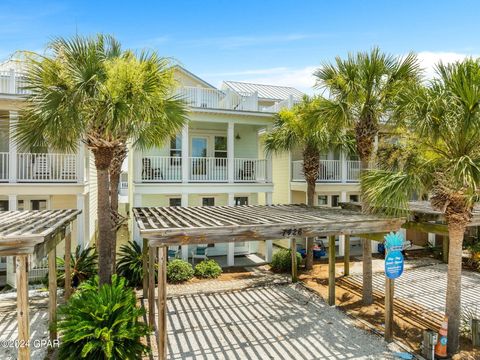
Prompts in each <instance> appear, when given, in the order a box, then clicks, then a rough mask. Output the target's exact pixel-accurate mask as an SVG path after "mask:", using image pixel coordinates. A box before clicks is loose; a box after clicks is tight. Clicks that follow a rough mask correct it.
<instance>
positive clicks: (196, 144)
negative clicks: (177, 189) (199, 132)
mask: <svg viewBox="0 0 480 360" xmlns="http://www.w3.org/2000/svg"><path fill="white" fill-rule="evenodd" d="M190 148H191V152H190V153H191V157H192V159H191V162H190V163H191V168H190V173H191V179H192V180H207V170H208V164H207V162H208V159H207V152H208V139H207V138H206V137H200V136H193V137H192V139H191V147H190Z"/></svg>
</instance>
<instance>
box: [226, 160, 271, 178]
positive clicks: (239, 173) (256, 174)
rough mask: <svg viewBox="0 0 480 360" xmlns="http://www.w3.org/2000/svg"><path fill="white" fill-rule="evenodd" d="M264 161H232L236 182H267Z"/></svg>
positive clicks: (265, 163)
mask: <svg viewBox="0 0 480 360" xmlns="http://www.w3.org/2000/svg"><path fill="white" fill-rule="evenodd" d="M266 174H267V161H266V160H265V159H234V177H235V181H236V182H267V176H266Z"/></svg>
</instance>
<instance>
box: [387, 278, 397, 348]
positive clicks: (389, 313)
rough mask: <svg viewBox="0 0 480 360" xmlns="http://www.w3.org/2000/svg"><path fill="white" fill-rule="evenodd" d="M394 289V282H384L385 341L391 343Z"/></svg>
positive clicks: (391, 280)
mask: <svg viewBox="0 0 480 360" xmlns="http://www.w3.org/2000/svg"><path fill="white" fill-rule="evenodd" d="M394 289H395V280H394V279H390V278H388V277H387V278H386V280H385V341H387V342H391V341H393V296H394V293H395V291H394Z"/></svg>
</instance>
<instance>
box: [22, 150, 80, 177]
mask: <svg viewBox="0 0 480 360" xmlns="http://www.w3.org/2000/svg"><path fill="white" fill-rule="evenodd" d="M77 174H78V169H77V155H75V154H47V153H44V154H33V153H20V154H17V181H19V182H76V181H77V180H78V177H77Z"/></svg>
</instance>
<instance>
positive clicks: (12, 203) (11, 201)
mask: <svg viewBox="0 0 480 360" xmlns="http://www.w3.org/2000/svg"><path fill="white" fill-rule="evenodd" d="M17 204H18V201H17V195H8V210H9V211H15V210H17Z"/></svg>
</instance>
